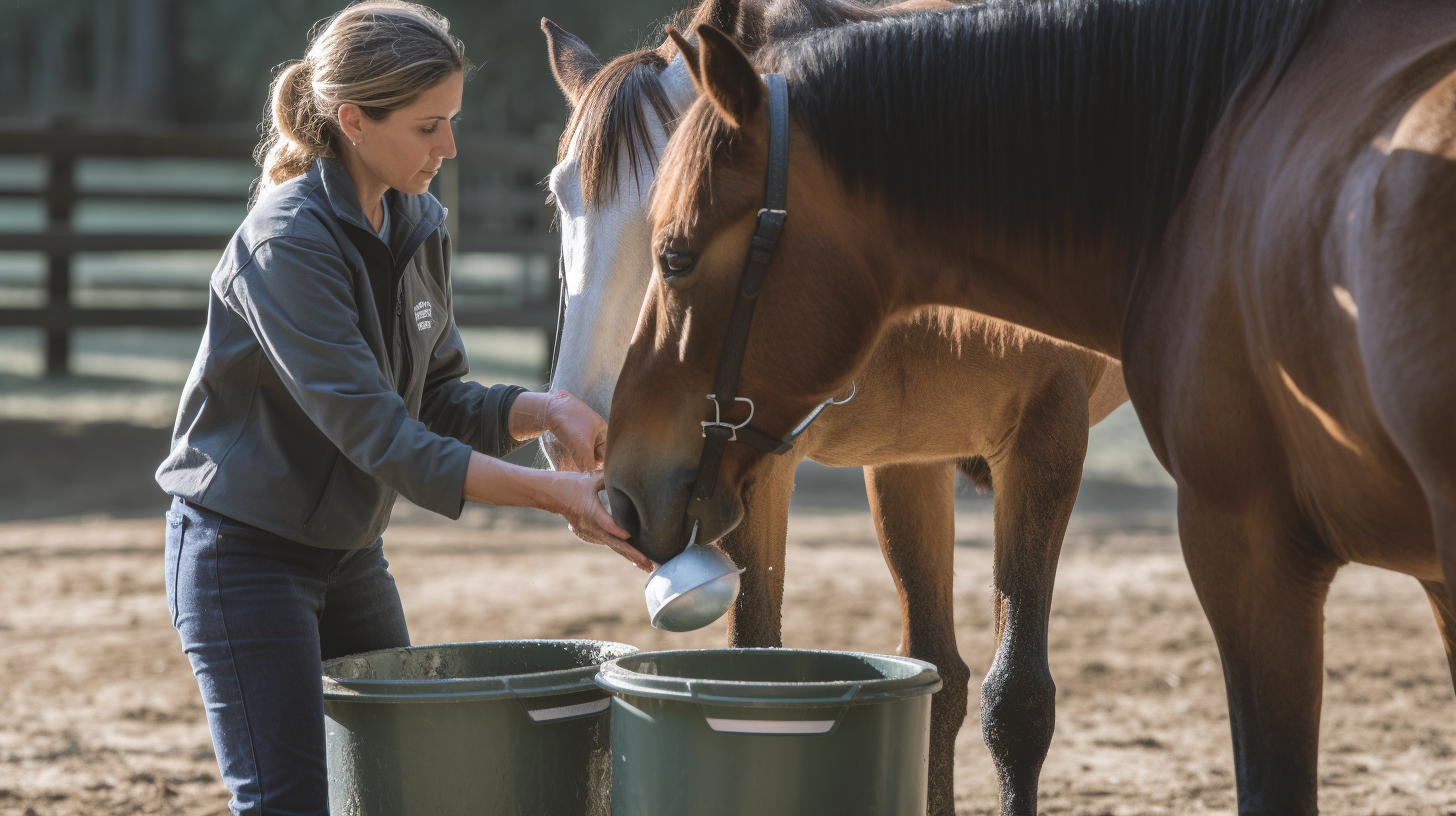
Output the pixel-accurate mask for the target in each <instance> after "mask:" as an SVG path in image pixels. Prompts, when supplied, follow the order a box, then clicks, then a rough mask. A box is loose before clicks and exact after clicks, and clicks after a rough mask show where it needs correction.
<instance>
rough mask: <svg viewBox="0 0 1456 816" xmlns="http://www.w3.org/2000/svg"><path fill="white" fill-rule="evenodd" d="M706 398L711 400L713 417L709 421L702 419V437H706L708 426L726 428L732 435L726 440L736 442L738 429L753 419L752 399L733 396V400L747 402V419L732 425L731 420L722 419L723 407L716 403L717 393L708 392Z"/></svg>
mask: <svg viewBox="0 0 1456 816" xmlns="http://www.w3.org/2000/svg"><path fill="white" fill-rule="evenodd" d="M708 399H710V400H712V401H713V419H712V421H711V422H709V421H706V420H705V421H703V423H702V426H703V437H704V438H707V436H708V429H709V428H728V429H729V430H731V431H732V432H733V435H732V436H730V437H728V441H729V442H736V441H737V440H738V429H739V428H742V427H743V426H744V425H747V424H748V423H750V422H752V421H753V412H754V410H755V409H754V406H753V400H751V399H749V398H748V397H734V399H733V401H734V402H746V403H748V419H745V420H743V421H742V422H740V423H738V424H737V425H734V424H733V423H731V422H724V421H723V407H722V406H721V405H719V404H718V395H717V394H709V395H708Z"/></svg>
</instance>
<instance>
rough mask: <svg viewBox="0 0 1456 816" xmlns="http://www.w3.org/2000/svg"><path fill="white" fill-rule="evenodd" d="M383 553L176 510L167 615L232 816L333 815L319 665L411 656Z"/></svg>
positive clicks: (188, 508)
mask: <svg viewBox="0 0 1456 816" xmlns="http://www.w3.org/2000/svg"><path fill="white" fill-rule="evenodd" d="M383 546H384V543H383V540H382V539H379V540H376V541H375V542H374V543H373V544H371V545H370V546H368V547H364V548H363V549H358V550H325V549H319V548H317V547H309V546H307V545H304V544H299V543H296V542H293V541H289V540H287V539H284V538H280V537H279V536H276V535H273V534H272V533H266V532H263V531H262V530H259V529H257V528H255V527H252V526H250V525H246V524H242V523H239V522H236V521H232V520H231V519H228V518H225V517H223V516H220V515H218V514H217V513H213V512H211V511H210V510H205V509H202V508H199V507H197V506H195V505H189V504H184V503H182V502H181V501H180V500H174V501H173V502H172V510H171V512H169V513H168V514H167V555H166V570H167V606H168V608H169V611H171V613H172V625H173V626H175V627H177V633H178V634H179V635H181V637H182V648H183V649H184V650H185V651H186V652H187V658H188V659H189V660H190V661H191V662H192V672H193V674H194V675H196V676H197V685H198V687H199V688H200V689H201V690H202V700H203V703H204V705H205V706H206V709H207V724H208V726H209V727H210V728H211V729H212V743H213V746H214V748H215V749H216V750H217V763H218V767H219V768H220V769H221V771H222V778H223V783H224V784H226V785H227V787H228V790H230V791H232V794H233V798H232V801H231V802H230V803H229V806H230V807H231V808H232V811H233V813H236V814H249V815H250V816H253V814H258V815H259V816H261V814H267V816H275V814H276V815H278V816H282V815H283V814H287V815H288V816H326V814H328V778H327V770H326V763H325V757H324V701H323V688H322V685H321V682H320V679H319V678H320V675H321V672H320V670H319V663H320V661H321V660H327V659H329V658H332V657H340V656H343V655H348V654H357V653H359V652H368V651H373V650H374V649H386V648H391V647H396V646H408V645H409V630H408V629H406V628H405V622H404V609H403V608H402V607H401V606H400V603H399V592H398V590H396V589H395V586H394V578H393V577H391V576H390V574H389V571H388V568H389V563H388V562H387V561H385V560H384V551H383Z"/></svg>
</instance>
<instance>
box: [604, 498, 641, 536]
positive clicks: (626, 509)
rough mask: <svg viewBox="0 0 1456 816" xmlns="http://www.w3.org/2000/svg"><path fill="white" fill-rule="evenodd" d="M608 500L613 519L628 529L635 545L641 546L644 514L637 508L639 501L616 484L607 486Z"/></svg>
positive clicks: (619, 525)
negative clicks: (634, 499)
mask: <svg viewBox="0 0 1456 816" xmlns="http://www.w3.org/2000/svg"><path fill="white" fill-rule="evenodd" d="M607 501H608V503H609V504H611V509H612V520H613V521H615V522H617V526H618V527H621V528H622V529H623V530H626V531H627V533H628V535H629V536H631V537H630V538H629V539H628V540H629V541H630V542H631V543H632V546H634V547H638V548H640V547H641V544H642V514H641V511H639V510H638V509H637V502H635V501H633V500H632V497H631V496H629V495H627V493H626V492H625V491H623V490H621V489H620V488H618V487H616V486H614V485H610V484H609V485H608V486H607Z"/></svg>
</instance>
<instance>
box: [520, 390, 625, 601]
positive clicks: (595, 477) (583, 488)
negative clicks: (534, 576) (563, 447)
mask: <svg viewBox="0 0 1456 816" xmlns="http://www.w3.org/2000/svg"><path fill="white" fill-rule="evenodd" d="M588 410H590V409H588ZM543 473H544V474H545V475H547V476H549V480H548V482H547V484H546V487H545V493H546V495H547V496H548V497H549V498H548V499H547V503H546V504H545V505H543V507H542V509H543V510H549V511H551V512H552V513H556V514H557V515H560V516H562V517H563V518H565V519H566V526H567V529H569V530H571V531H572V532H573V533H575V534H576V537H577V538H579V539H581V540H582V541H585V542H587V543H589V544H601V545H604V546H606V547H609V548H611V550H612V551H613V552H615V553H617V554H618V555H620V556H622V557H623V558H626V559H627V560H628V561H631V562H632V563H633V564H635V565H636V566H637V568H638V569H640V570H642V571H644V572H651V571H652V561H651V560H649V559H648V558H647V556H645V555H643V554H642V551H641V550H638V549H637V548H636V547H634V546H632V545H631V544H629V543H628V542H627V539H628V537H629V536H628V533H627V531H626V530H623V529H622V528H621V527H618V526H617V523H616V522H615V521H613V520H612V516H611V514H610V513H608V512H607V508H605V507H603V506H602V503H601V501H600V500H599V499H598V498H597V494H598V493H599V492H600V491H601V490H602V489H603V488H604V487H606V479H605V478H604V477H603V476H602V475H601V474H600V473H565V472H560V471H557V472H554V473H550V472H543Z"/></svg>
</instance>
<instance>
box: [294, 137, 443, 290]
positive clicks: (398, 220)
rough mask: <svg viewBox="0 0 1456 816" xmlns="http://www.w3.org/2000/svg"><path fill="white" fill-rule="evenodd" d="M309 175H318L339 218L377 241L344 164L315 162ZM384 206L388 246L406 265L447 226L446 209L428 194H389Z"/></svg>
mask: <svg viewBox="0 0 1456 816" xmlns="http://www.w3.org/2000/svg"><path fill="white" fill-rule="evenodd" d="M309 174H310V175H317V176H318V178H319V180H320V181H321V182H322V183H323V188H324V195H326V196H327V197H328V200H329V206H330V207H332V208H333V211H334V216H335V217H337V218H338V219H339V220H340V221H343V222H344V223H346V224H351V225H353V226H355V227H358V228H359V229H361V230H363V231H365V232H367V233H369V234H370V235H375V236H376V237H377V234H376V233H375V232H374V228H373V227H371V226H370V225H369V219H367V218H365V217H364V210H363V209H362V208H361V207H360V206H359V191H358V189H357V188H356V187H355V186H354V179H352V178H350V176H349V171H347V170H345V169H344V165H343V164H342V163H341V162H339V161H338V160H337V159H330V158H319V159H315V160H314V163H313V167H311V168H309ZM384 203H385V206H387V207H389V208H390V230H389V232H390V234H389V236H387V237H388V241H387V243H388V245H389V248H390V249H391V250H392V251H393V253H394V256H395V258H396V259H398V263H399V264H401V265H402V264H404V263H406V262H408V261H409V258H410V256H412V255H414V252H415V250H416V249H418V248H419V246H420V244H421V243H423V242H424V240H425V238H426V237H428V236H429V234H430V233H432V232H434V231H435V230H437V229H439V228H440V225H441V224H443V223H445V208H444V207H442V206H440V202H439V201H436V200H435V197H434V196H432V195H430V194H428V193H425V194H423V195H412V194H409V193H401V192H399V191H398V190H388V191H386V192H385V194H384Z"/></svg>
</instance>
